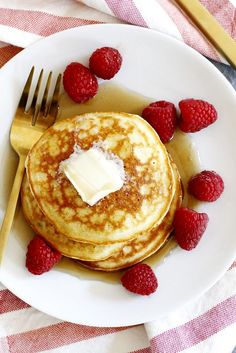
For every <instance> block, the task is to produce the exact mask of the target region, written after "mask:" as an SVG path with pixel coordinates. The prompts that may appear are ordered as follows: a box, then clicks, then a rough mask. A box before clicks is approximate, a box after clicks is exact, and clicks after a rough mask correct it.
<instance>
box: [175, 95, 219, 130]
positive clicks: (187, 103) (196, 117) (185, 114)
mask: <svg viewBox="0 0 236 353" xmlns="http://www.w3.org/2000/svg"><path fill="white" fill-rule="evenodd" d="M179 108H180V112H181V115H180V120H179V127H180V129H181V130H182V131H184V132H196V131H200V130H202V129H204V128H206V127H207V126H209V125H211V124H213V123H214V122H215V121H216V119H217V111H216V109H215V108H214V107H213V105H212V104H210V103H208V102H206V101H203V100H200V99H184V100H182V101H180V102H179Z"/></svg>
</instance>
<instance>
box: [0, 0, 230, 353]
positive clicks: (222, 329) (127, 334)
mask: <svg viewBox="0 0 236 353" xmlns="http://www.w3.org/2000/svg"><path fill="white" fill-rule="evenodd" d="M6 3H7V4H6ZM201 3H202V4H203V5H204V6H206V7H207V9H208V10H209V11H210V12H211V13H212V14H213V15H214V16H215V17H216V19H217V20H218V21H219V22H220V23H221V24H222V25H223V27H224V28H225V29H226V31H228V33H229V34H230V35H231V36H232V37H233V38H234V39H235V38H236V21H235V7H236V1H235V0H215V1H210V0H201ZM103 22H109V23H124V22H125V23H130V24H133V25H139V26H144V27H150V28H154V29H157V30H159V31H161V32H164V33H167V34H169V35H170V36H173V37H175V38H177V39H179V40H183V41H184V42H185V43H187V44H188V45H190V46H192V47H193V48H195V49H197V50H198V51H199V52H201V53H202V54H203V55H205V56H207V57H209V58H211V59H214V60H216V61H221V57H220V55H219V54H218V53H217V52H216V50H215V49H214V48H213V47H212V46H211V45H210V44H209V43H208V42H207V40H206V39H205V38H204V36H202V34H201V33H199V32H198V30H197V29H196V28H195V27H194V26H193V25H192V24H191V23H190V22H189V20H188V19H187V18H185V16H184V15H183V14H182V13H181V11H180V10H179V9H178V8H177V7H176V6H175V4H174V1H170V0H146V1H142V0H84V1H79V2H78V1H73V0H34V1H32V0H11V1H6V0H0V41H1V43H0V65H1V66H2V65H3V64H4V63H5V62H7V61H8V60H10V59H11V57H13V56H14V55H15V54H17V53H18V52H19V51H21V50H22V48H24V47H26V46H28V45H30V44H31V43H33V42H35V41H36V40H38V39H40V38H41V37H44V36H48V35H50V34H52V33H55V32H58V31H61V30H63V29H67V28H72V27H77V26H81V25H85V24H94V23H103ZM235 346H236V262H235V263H234V264H233V265H232V266H231V268H230V269H229V270H228V271H227V272H226V274H225V275H224V276H223V278H221V280H220V281H219V282H218V283H216V284H215V285H214V286H213V287H212V288H211V289H210V290H209V291H208V292H207V293H206V294H205V295H203V296H202V297H201V298H200V299H198V300H197V301H195V302H192V303H190V304H188V305H186V306H185V307H184V308H181V309H179V310H177V311H176V312H174V313H172V314H171V315H169V316H168V317H166V318H163V319H162V320H159V321H156V322H151V323H148V324H145V325H138V326H135V327H122V328H112V327H110V328H96V327H88V326H82V325H75V324H71V323H67V322H62V321H60V320H58V319H55V318H53V317H50V316H47V315H45V314H43V313H41V312H39V311H37V310H35V309H34V308H32V307H30V306H29V305H28V304H26V303H24V302H23V301H22V300H20V299H18V298H17V297H16V296H14V295H13V294H12V293H11V292H9V291H8V290H7V289H6V288H4V287H3V286H2V285H1V284H0V353H34V352H42V351H43V352H50V353H65V352H68V353H85V352H88V353H89V352H90V353H128V352H130V353H131V352H133V353H164V352H165V353H177V352H185V353H232V352H233V351H234V347H235ZM234 352H235V353H236V350H235V351H234Z"/></svg>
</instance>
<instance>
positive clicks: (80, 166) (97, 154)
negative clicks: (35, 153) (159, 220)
mask: <svg viewBox="0 0 236 353" xmlns="http://www.w3.org/2000/svg"><path fill="white" fill-rule="evenodd" d="M120 162H121V163H119V164H121V165H119V164H118V163H116V161H115V160H112V159H108V158H107V156H106V154H105V153H103V152H102V151H101V150H99V149H97V148H91V149H89V150H87V151H81V152H80V153H76V152H74V153H73V154H72V155H71V156H70V157H69V158H68V159H67V160H66V161H63V164H62V170H63V172H64V173H65V175H66V176H67V178H68V179H69V180H70V182H71V183H72V184H73V186H74V187H75V189H76V190H77V191H78V193H79V194H80V196H81V198H82V200H83V201H84V202H86V203H88V204H89V205H90V206H93V205H95V204H96V203H97V202H98V201H99V200H101V199H102V198H103V197H105V196H107V195H109V194H110V193H111V192H114V191H117V190H119V189H120V188H121V187H122V185H123V183H124V178H123V177H122V175H123V174H124V170H122V168H123V163H122V161H120Z"/></svg>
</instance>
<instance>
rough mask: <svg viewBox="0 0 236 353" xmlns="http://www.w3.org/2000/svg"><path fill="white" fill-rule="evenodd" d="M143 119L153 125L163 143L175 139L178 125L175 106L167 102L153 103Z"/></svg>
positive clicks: (147, 108) (145, 111) (143, 113)
mask: <svg viewBox="0 0 236 353" xmlns="http://www.w3.org/2000/svg"><path fill="white" fill-rule="evenodd" d="M142 117H143V118H144V119H145V120H147V122H149V124H150V125H152V127H153V128H154V129H155V130H156V132H157V133H158V135H159V136H160V139H161V141H162V142H163V143H165V142H168V141H169V140H170V139H171V138H172V137H173V135H174V132H175V128H176V123H177V114H176V109H175V106H174V104H172V103H170V102H166V101H159V102H154V103H151V104H149V106H148V107H146V108H145V109H144V110H143V112H142Z"/></svg>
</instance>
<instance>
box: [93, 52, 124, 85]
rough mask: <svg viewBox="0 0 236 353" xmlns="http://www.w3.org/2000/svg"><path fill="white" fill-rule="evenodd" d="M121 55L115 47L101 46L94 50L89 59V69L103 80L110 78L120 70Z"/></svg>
mask: <svg viewBox="0 0 236 353" xmlns="http://www.w3.org/2000/svg"><path fill="white" fill-rule="evenodd" d="M121 63H122V56H121V55H120V53H119V52H118V50H117V49H114V48H109V47H103V48H100V49H97V50H95V52H93V54H92V55H91V57H90V59H89V68H90V70H91V71H92V72H93V73H94V74H95V75H97V76H98V77H100V78H103V79H104V80H110V79H111V78H112V77H114V76H115V74H116V73H117V72H118V71H119V70H120V67H121Z"/></svg>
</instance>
